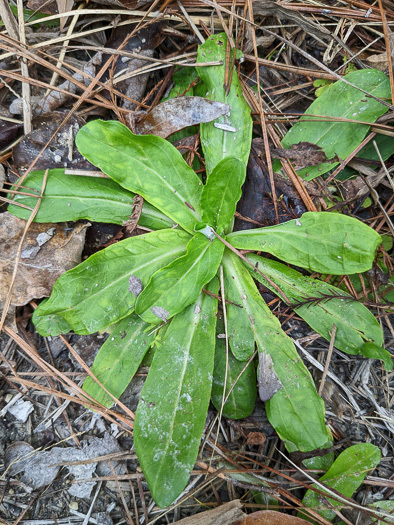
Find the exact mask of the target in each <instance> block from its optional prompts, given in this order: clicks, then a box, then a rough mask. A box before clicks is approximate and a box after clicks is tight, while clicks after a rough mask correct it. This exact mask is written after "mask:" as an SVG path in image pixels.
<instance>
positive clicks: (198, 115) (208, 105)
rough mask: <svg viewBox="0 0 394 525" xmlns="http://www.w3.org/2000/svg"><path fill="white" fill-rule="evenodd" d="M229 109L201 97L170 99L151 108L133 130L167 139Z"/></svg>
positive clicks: (224, 113)
mask: <svg viewBox="0 0 394 525" xmlns="http://www.w3.org/2000/svg"><path fill="white" fill-rule="evenodd" d="M230 109H231V108H230V106H228V105H227V104H223V103H222V102H216V101H214V100H208V99H207V98H202V97H179V98H171V99H170V100H166V102H163V103H162V104H159V105H158V106H156V107H155V108H153V110H152V111H151V112H150V113H149V114H148V115H147V116H146V117H145V118H144V120H143V121H142V122H139V123H138V124H136V126H135V128H136V132H137V133H139V134H140V135H149V134H150V135H156V136H158V137H163V138H167V137H169V136H170V135H172V134H173V133H176V132H177V131H180V130H181V129H184V128H187V127H189V126H195V125H197V124H201V123H203V122H211V121H212V120H215V119H217V118H219V117H221V116H223V115H226V114H227V113H229V111H230Z"/></svg>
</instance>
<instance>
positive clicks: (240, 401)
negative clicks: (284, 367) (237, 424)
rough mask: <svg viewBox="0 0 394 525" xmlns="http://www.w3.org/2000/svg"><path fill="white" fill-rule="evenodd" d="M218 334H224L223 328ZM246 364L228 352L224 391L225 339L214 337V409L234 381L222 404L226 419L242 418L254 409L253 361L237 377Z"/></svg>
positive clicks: (255, 391)
mask: <svg viewBox="0 0 394 525" xmlns="http://www.w3.org/2000/svg"><path fill="white" fill-rule="evenodd" d="M218 335H224V330H223V331H221V334H218ZM246 364H247V361H238V359H235V357H234V356H233V355H232V353H231V352H229V356H228V367H227V381H226V391H225V392H224V382H225V378H226V344H225V339H221V338H217V339H216V349H215V368H214V372H213V384H212V395H211V401H212V403H213V405H214V406H215V408H216V410H218V411H219V410H220V407H221V406H222V403H223V395H224V397H226V396H227V393H228V391H229V390H230V388H231V387H232V386H233V384H234V383H235V382H236V383H235V385H234V387H233V389H232V390H231V392H230V395H229V397H228V399H227V401H226V402H225V404H224V406H223V412H222V414H223V416H224V417H226V418H228V419H243V418H245V417H248V416H250V414H251V413H252V412H253V410H254V406H255V403H256V396H257V388H256V365H255V363H254V362H253V361H252V362H251V363H250V364H249V366H248V367H246V369H245V370H244V372H243V373H242V375H241V376H240V377H239V378H238V376H239V375H240V374H241V372H242V370H243V368H244V367H245V366H246ZM237 378H238V379H237Z"/></svg>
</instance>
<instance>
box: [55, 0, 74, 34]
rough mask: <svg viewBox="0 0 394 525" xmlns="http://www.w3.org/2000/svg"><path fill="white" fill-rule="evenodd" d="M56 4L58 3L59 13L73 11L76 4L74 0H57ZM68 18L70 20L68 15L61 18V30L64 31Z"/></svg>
mask: <svg viewBox="0 0 394 525" xmlns="http://www.w3.org/2000/svg"><path fill="white" fill-rule="evenodd" d="M56 5H57V8H58V11H59V13H67V11H71V9H72V6H73V5H74V0H56ZM67 20H68V17H67V18H61V19H60V31H61V32H62V31H63V29H64V26H65V24H66V22H67Z"/></svg>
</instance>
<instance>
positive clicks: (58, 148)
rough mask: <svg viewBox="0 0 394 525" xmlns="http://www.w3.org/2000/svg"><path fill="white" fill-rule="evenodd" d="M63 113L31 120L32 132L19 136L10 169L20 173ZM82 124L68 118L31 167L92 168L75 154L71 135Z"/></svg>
mask: <svg viewBox="0 0 394 525" xmlns="http://www.w3.org/2000/svg"><path fill="white" fill-rule="evenodd" d="M65 116H66V115H65V113H62V112H60V111H54V112H52V113H49V114H47V115H44V116H42V117H36V118H35V119H33V121H32V124H33V127H34V129H33V131H32V132H31V133H28V134H27V135H25V136H24V137H23V139H22V140H21V141H20V142H19V143H18V144H17V145H16V146H15V148H14V163H15V164H14V166H15V168H16V169H17V170H18V171H19V173H21V174H22V172H23V171H24V170H25V169H27V168H28V167H29V165H30V164H31V163H32V162H33V160H34V159H35V158H36V157H37V155H39V153H40V152H41V150H42V148H43V147H44V146H45V144H47V142H48V140H49V139H50V138H51V136H52V135H53V134H54V133H55V131H56V130H57V129H58V127H59V126H60V125H61V123H62V122H63V120H64V118H65ZM84 124H85V121H84V119H82V118H81V117H78V116H75V115H72V116H71V117H70V118H69V119H68V121H67V124H66V125H65V126H63V127H62V128H61V130H60V131H59V132H58V134H57V135H56V137H55V138H54V139H53V140H52V142H51V143H50V144H49V146H48V147H47V148H46V149H45V150H44V152H43V153H42V154H41V155H40V158H39V159H38V161H37V163H36V164H35V166H34V169H36V170H45V169H51V168H64V167H68V168H75V167H78V169H91V168H92V165H91V164H90V162H88V161H87V160H86V159H85V158H84V157H82V155H81V154H80V153H79V151H78V149H77V147H76V145H75V136H76V134H77V133H78V131H79V130H80V128H81V127H82V126H83V125H84Z"/></svg>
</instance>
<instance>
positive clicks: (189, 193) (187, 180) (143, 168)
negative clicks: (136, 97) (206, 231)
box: [75, 120, 202, 232]
mask: <svg viewBox="0 0 394 525" xmlns="http://www.w3.org/2000/svg"><path fill="white" fill-rule="evenodd" d="M75 141H76V144H77V146H78V149H79V151H80V152H81V153H82V155H84V156H85V157H86V158H87V159H88V160H89V161H90V162H91V163H92V164H94V165H95V166H98V167H99V168H100V169H101V170H102V171H103V172H104V173H106V174H107V175H109V176H110V177H111V179H113V180H114V181H116V182H117V183H118V184H120V185H121V186H123V187H124V188H126V189H128V190H130V191H133V192H135V193H138V194H139V195H142V197H144V199H146V200H147V201H148V202H150V203H151V204H152V205H153V206H155V207H156V208H158V209H159V210H160V211H162V212H163V213H165V214H166V215H167V216H168V217H170V218H171V219H173V220H174V221H175V222H177V223H178V224H180V225H181V226H182V228H185V230H188V231H189V232H192V231H193V227H194V224H195V223H196V222H199V221H201V214H200V197H201V190H202V184H201V181H200V179H199V178H198V177H197V175H196V174H195V173H194V171H193V170H192V169H191V168H190V167H189V166H188V165H187V164H186V162H185V160H184V159H183V158H182V155H181V154H180V153H179V151H178V150H177V149H176V148H175V147H174V146H173V145H172V144H170V143H169V142H168V141H167V140H164V139H162V138H160V137H155V136H153V135H134V134H133V133H132V132H131V131H130V130H129V129H128V128H126V126H124V125H123V124H121V123H120V122H115V121H108V122H104V121H102V120H94V121H92V122H89V123H88V124H86V125H85V126H84V127H83V128H82V129H81V130H80V131H79V133H78V135H77V136H76V139H75Z"/></svg>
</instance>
